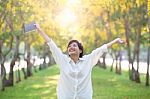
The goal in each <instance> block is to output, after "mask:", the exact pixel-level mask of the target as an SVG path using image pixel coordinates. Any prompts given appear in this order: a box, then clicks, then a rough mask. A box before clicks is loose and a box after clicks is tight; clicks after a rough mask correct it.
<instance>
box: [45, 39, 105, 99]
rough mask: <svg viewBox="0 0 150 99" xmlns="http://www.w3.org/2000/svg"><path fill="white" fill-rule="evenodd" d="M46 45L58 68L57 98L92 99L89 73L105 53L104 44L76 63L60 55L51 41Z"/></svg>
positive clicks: (60, 52)
mask: <svg viewBox="0 0 150 99" xmlns="http://www.w3.org/2000/svg"><path fill="white" fill-rule="evenodd" d="M47 44H48V46H49V47H50V50H51V52H52V54H53V57H54V59H55V61H56V63H57V64H58V65H59V67H60V78H59V81H58V85H57V98H58V99H92V94H93V89H92V81H91V71H92V68H93V66H94V65H96V63H97V62H98V60H99V58H100V57H101V56H102V55H103V53H105V52H107V45H106V44H104V45H103V46H101V47H99V48H97V49H95V50H93V51H92V53H91V54H88V55H84V56H83V57H82V58H79V60H78V62H77V63H74V62H73V60H72V59H71V58H70V57H69V56H68V55H65V54H63V53H62V51H61V50H60V49H59V48H58V47H57V46H56V44H55V43H54V42H53V40H50V41H49V42H48V43H47Z"/></svg>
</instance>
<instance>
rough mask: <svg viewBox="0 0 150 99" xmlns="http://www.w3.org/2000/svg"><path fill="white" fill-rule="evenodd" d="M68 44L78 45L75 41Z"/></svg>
mask: <svg viewBox="0 0 150 99" xmlns="http://www.w3.org/2000/svg"><path fill="white" fill-rule="evenodd" d="M69 45H78V44H77V42H72V43H70V44H69Z"/></svg>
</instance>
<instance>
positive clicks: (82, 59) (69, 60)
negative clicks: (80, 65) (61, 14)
mask: <svg viewBox="0 0 150 99" xmlns="http://www.w3.org/2000/svg"><path fill="white" fill-rule="evenodd" d="M84 60H85V59H84V58H83V57H82V58H79V60H78V61H84ZM68 62H69V63H70V62H71V58H70V57H69V56H68Z"/></svg>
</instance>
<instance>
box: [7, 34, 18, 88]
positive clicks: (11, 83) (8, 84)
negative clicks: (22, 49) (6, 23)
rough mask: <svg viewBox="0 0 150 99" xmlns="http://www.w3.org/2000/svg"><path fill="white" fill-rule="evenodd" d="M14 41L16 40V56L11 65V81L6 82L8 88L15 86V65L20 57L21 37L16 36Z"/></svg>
mask: <svg viewBox="0 0 150 99" xmlns="http://www.w3.org/2000/svg"><path fill="white" fill-rule="evenodd" d="M14 39H15V44H16V46H15V49H14V55H13V59H12V61H11V63H10V72H9V79H8V81H7V82H6V86H13V85H14V76H13V68H14V65H15V62H16V61H17V59H18V57H19V43H20V41H19V36H16V35H14Z"/></svg>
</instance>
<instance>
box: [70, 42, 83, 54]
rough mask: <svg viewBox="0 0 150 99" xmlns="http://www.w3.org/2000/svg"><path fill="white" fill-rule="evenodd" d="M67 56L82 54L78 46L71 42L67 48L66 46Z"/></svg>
mask: <svg viewBox="0 0 150 99" xmlns="http://www.w3.org/2000/svg"><path fill="white" fill-rule="evenodd" d="M67 51H68V54H69V55H70V56H71V55H78V56H79V55H80V53H81V52H82V51H81V50H80V49H79V47H78V44H77V43H76V42H73V43H71V44H70V45H69V46H68V49H67Z"/></svg>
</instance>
